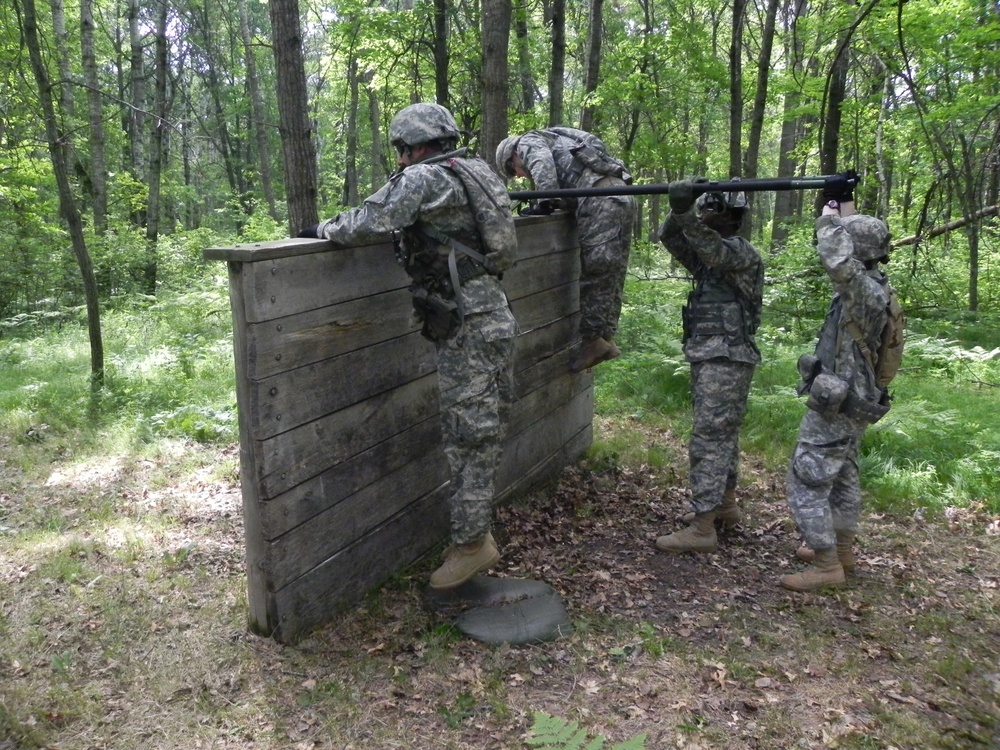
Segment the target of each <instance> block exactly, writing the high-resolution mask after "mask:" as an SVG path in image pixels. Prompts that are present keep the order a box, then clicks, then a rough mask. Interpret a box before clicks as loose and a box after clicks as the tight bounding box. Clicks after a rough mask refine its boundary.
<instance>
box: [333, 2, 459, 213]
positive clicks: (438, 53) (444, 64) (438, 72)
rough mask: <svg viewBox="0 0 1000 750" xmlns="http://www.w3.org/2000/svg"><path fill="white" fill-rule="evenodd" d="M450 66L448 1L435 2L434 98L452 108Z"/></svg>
mask: <svg viewBox="0 0 1000 750" xmlns="http://www.w3.org/2000/svg"><path fill="white" fill-rule="evenodd" d="M448 64H449V57H448V0H434V98H435V101H437V103H438V104H440V105H441V106H442V107H448V108H451V93H450V91H449V87H448ZM352 205H353V204H352Z"/></svg>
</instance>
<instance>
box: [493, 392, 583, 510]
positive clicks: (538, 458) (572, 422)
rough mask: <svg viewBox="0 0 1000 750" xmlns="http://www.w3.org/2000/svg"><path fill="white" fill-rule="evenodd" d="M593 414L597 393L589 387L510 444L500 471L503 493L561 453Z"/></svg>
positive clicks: (506, 449)
mask: <svg viewBox="0 0 1000 750" xmlns="http://www.w3.org/2000/svg"><path fill="white" fill-rule="evenodd" d="M593 414H594V390H593V388H587V389H585V390H583V391H581V392H580V393H578V394H577V395H576V396H574V397H573V399H572V400H571V401H568V402H566V403H565V404H563V405H562V406H560V407H559V408H557V409H555V410H553V411H551V412H549V413H548V414H547V415H546V416H545V417H544V419H540V420H538V421H536V422H535V423H534V424H533V425H532V428H531V429H530V430H525V431H523V432H521V433H520V434H519V435H518V436H517V438H518V439H516V440H511V441H508V442H507V444H506V446H505V448H504V453H503V457H502V458H501V460H500V468H499V469H498V470H497V487H498V488H499V489H500V491H501V492H503V491H504V490H505V489H506V488H507V487H509V486H510V485H512V484H514V483H515V482H516V481H518V479H519V477H520V476H521V474H522V473H527V472H529V471H531V470H532V468H533V467H536V466H537V465H538V464H540V463H545V461H546V460H547V459H548V457H550V456H552V455H555V454H557V453H558V451H559V450H560V448H561V447H562V446H563V445H565V444H566V443H567V442H568V441H569V440H570V439H571V438H572V437H573V436H574V435H576V434H577V433H578V432H579V431H580V430H582V429H584V428H585V427H586V426H587V425H589V424H590V423H591V421H592V419H593Z"/></svg>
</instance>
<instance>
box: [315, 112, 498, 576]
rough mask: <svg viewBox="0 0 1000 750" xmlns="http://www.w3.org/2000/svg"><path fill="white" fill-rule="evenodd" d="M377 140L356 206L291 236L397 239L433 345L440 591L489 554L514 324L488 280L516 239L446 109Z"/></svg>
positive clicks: (421, 115)
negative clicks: (442, 543) (387, 156)
mask: <svg viewBox="0 0 1000 750" xmlns="http://www.w3.org/2000/svg"><path fill="white" fill-rule="evenodd" d="M389 137H390V141H391V142H392V144H393V146H395V148H396V150H397V152H398V154H399V159H398V163H399V166H400V169H399V171H398V172H396V174H395V175H393V177H392V178H391V179H390V180H389V182H388V183H387V184H386V185H385V186H384V187H382V189H380V190H379V191H378V192H376V193H375V194H374V195H372V196H370V197H368V198H367V199H365V202H364V204H363V205H362V206H360V207H359V208H355V209H353V210H350V211H345V212H343V213H341V214H339V215H337V216H335V217H334V218H332V219H328V220H327V221H324V222H322V223H320V224H319V225H317V226H315V227H310V228H309V229H306V230H304V231H303V232H302V233H301V234H300V235H299V236H306V237H320V238H326V239H328V240H331V241H332V242H336V243H338V244H344V245H350V244H356V243H358V242H365V241H370V240H375V239H380V238H383V237H385V236H386V235H387V234H388V233H390V232H397V231H398V232H400V234H401V236H402V247H401V248H400V250H401V253H400V254H401V262H403V263H404V265H405V267H406V270H407V273H409V274H410V276H411V277H412V278H413V280H414V282H415V283H414V285H413V287H411V291H413V293H414V308H415V311H416V312H417V314H418V317H420V318H421V319H422V321H423V334H424V335H425V336H426V337H427V338H429V339H431V340H432V341H434V343H435V346H436V349H437V366H438V385H439V389H440V397H441V418H442V428H443V430H442V432H443V435H442V443H443V446H444V452H445V454H446V456H447V458H448V464H449V467H450V470H451V489H452V495H451V499H450V511H451V541H452V546H451V547H450V548H449V550H448V551H447V553H446V556H445V560H444V564H443V565H442V566H441V567H440V568H438V570H436V571H435V572H434V573H433V575H432V576H431V580H430V585H431V587H432V588H434V589H439V590H443V589H450V588H454V587H457V586H459V585H461V584H463V583H465V582H466V581H468V580H469V579H471V578H472V577H473V576H474V575H475V574H476V573H479V572H481V571H483V570H486V569H487V568H489V567H491V566H493V565H494V564H496V562H497V561H498V560H499V558H500V555H499V551H498V550H497V546H496V543H495V542H494V540H493V535H492V533H491V531H490V526H491V520H492V512H493V500H494V477H495V474H496V468H497V465H498V463H499V460H500V453H501V447H502V438H503V433H504V422H505V413H506V410H507V406H508V405H509V402H510V397H511V393H512V389H511V380H512V357H513V344H514V337H515V336H516V335H517V324H516V322H515V320H514V316H513V314H512V313H511V310H510V306H509V304H508V301H507V296H506V294H505V292H504V290H503V287H502V286H501V284H500V281H499V279H498V275H500V274H502V272H503V271H504V270H506V269H507V268H509V267H510V266H511V265H513V262H514V259H515V257H516V255H515V254H516V250H517V238H516V234H515V230H514V220H513V214H512V210H511V205H510V199H509V197H508V196H507V190H506V187H505V186H504V184H503V182H502V181H501V180H500V179H499V178H498V177H497V175H496V173H495V172H493V170H492V169H490V167H489V166H488V165H487V164H486V162H484V161H483V160H482V159H479V158H475V157H471V156H469V155H468V154H467V153H466V149H460V150H454V149H455V147H456V145H457V141H458V137H459V130H458V126H457V125H456V124H455V119H454V117H453V116H452V114H451V113H450V112H449V111H448V110H447V109H445V108H444V107H442V106H440V105H437V104H430V103H420V104H414V105H411V106H409V107H406V108H405V109H403V110H401V111H400V112H399V113H398V114H397V115H396V117H395V118H394V119H393V121H392V123H391V125H390V128H389Z"/></svg>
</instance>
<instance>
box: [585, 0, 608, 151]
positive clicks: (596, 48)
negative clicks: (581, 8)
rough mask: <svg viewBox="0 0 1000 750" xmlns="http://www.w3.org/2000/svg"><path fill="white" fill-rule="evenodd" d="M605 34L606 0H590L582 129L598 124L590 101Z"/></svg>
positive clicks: (598, 79) (596, 80)
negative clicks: (602, 39)
mask: <svg viewBox="0 0 1000 750" xmlns="http://www.w3.org/2000/svg"><path fill="white" fill-rule="evenodd" d="M603 35H604V0H590V29H589V31H588V33H587V71H586V74H585V76H584V79H583V97H584V99H583V101H584V104H583V108H582V109H581V111H580V129H581V130H586V131H588V132H589V131H592V130H594V128H595V127H596V126H597V123H596V121H595V118H596V115H595V108H594V106H593V105H592V104H590V103H589V102H588V98H589V96H590V94H593V93H594V92H595V91H597V84H598V83H600V76H601V38H602V37H603Z"/></svg>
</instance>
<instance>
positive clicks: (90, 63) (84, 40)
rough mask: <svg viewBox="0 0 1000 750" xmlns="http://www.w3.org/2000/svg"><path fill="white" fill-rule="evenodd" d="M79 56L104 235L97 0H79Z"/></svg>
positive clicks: (93, 184)
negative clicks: (95, 33)
mask: <svg viewBox="0 0 1000 750" xmlns="http://www.w3.org/2000/svg"><path fill="white" fill-rule="evenodd" d="M80 57H81V62H82V67H83V80H84V83H85V84H86V86H87V120H88V123H89V125H90V139H89V140H90V190H91V197H92V199H93V213H94V231H95V232H96V233H97V234H99V235H101V234H104V231H105V230H106V229H107V226H108V180H107V177H108V168H107V161H106V156H105V153H104V144H105V138H104V112H103V108H102V106H101V90H100V81H99V79H98V77H97V57H96V55H95V53H94V0H81V1H80Z"/></svg>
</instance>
